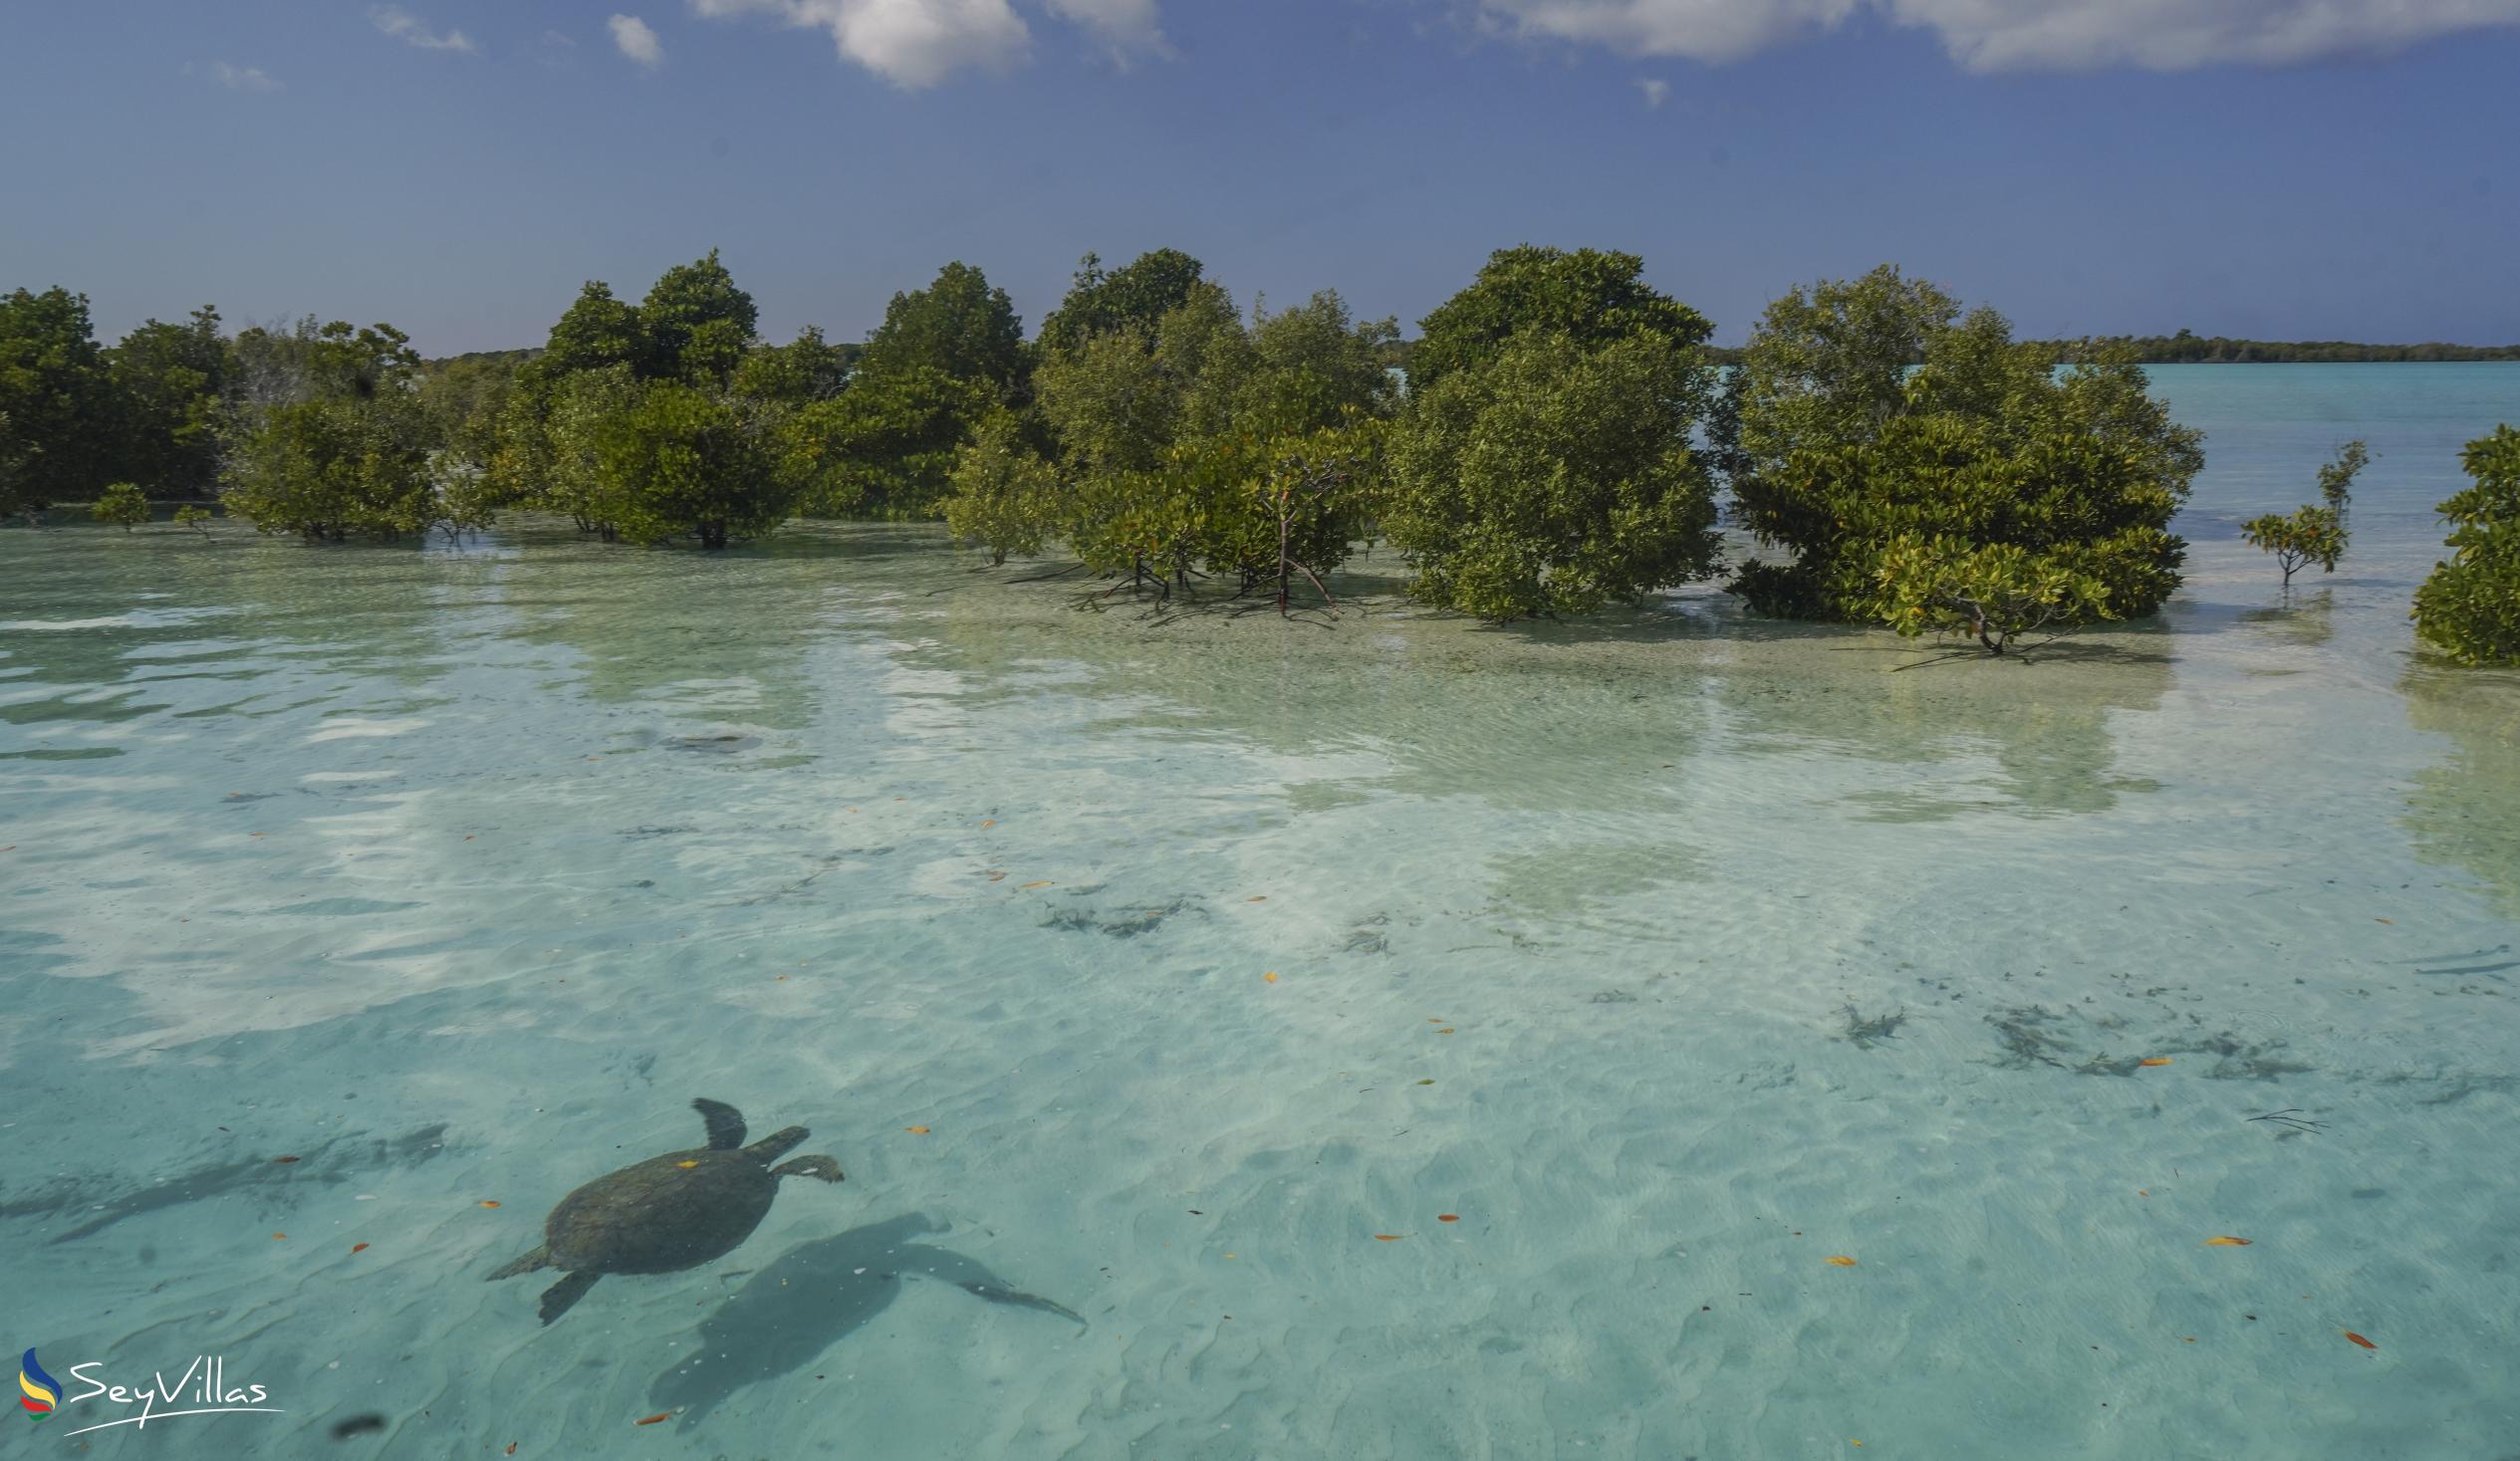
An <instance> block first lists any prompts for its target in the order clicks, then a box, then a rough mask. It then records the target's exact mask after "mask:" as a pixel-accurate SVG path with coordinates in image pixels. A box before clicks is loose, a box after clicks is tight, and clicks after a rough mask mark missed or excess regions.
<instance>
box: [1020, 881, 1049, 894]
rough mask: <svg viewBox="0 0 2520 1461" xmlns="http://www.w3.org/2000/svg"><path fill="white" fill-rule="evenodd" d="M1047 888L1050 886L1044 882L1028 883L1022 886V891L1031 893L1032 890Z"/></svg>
mask: <svg viewBox="0 0 2520 1461" xmlns="http://www.w3.org/2000/svg"><path fill="white" fill-rule="evenodd" d="M1048 886H1050V884H1049V883H1046V882H1028V883H1025V884H1024V891H1026V892H1031V891H1032V890H1033V889H1034V888H1037V887H1048Z"/></svg>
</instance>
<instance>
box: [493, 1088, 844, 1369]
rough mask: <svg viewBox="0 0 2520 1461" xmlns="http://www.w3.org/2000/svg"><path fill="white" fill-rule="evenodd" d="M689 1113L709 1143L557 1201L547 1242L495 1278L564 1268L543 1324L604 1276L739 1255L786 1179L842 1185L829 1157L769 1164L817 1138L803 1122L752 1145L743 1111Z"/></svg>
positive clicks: (548, 1296) (549, 1293) (546, 1296)
mask: <svg viewBox="0 0 2520 1461" xmlns="http://www.w3.org/2000/svg"><path fill="white" fill-rule="evenodd" d="M691 1108H692V1109H693V1110H696V1111H698V1112H699V1113H700V1119H701V1120H702V1121H704V1122H706V1123H707V1125H708V1132H709V1144H708V1145H706V1146H703V1147H699V1148H697V1149H694V1150H691V1151H668V1152H666V1153H665V1154H664V1155H662V1156H651V1157H649V1158H648V1159H647V1160H645V1161H643V1162H639V1163H637V1164H636V1165H634V1166H627V1167H624V1168H622V1169H621V1170H620V1171H618V1172H608V1173H606V1174H605V1175H603V1176H601V1177H598V1178H596V1179H595V1180H594V1181H592V1182H589V1183H587V1184H586V1185H585V1186H583V1187H581V1188H579V1189H578V1190H577V1191H575V1192H572V1193H570V1194H569V1195H568V1196H566V1197H564V1198H562V1199H560V1205H559V1206H558V1207H555V1208H553V1209H552V1210H551V1216H550V1217H548V1218H546V1219H544V1220H543V1246H541V1247H540V1248H537V1249H535V1250H534V1251H533V1252H531V1253H528V1254H526V1255H524V1256H523V1257H521V1258H519V1259H517V1260H516V1261H515V1262H513V1263H511V1264H509V1265H508V1266H507V1267H505V1268H502V1269H500V1270H499V1271H498V1272H497V1273H494V1274H492V1275H490V1277H491V1279H492V1280H494V1281H495V1280H498V1279H509V1278H514V1277H516V1276H517V1275H518V1274H529V1273H532V1272H533V1271H534V1270H536V1269H538V1268H556V1269H561V1270H564V1271H565V1272H566V1273H567V1274H568V1277H567V1278H564V1279H562V1280H561V1281H560V1282H559V1283H557V1284H554V1285H552V1286H551V1287H550V1288H548V1289H546V1290H544V1291H543V1307H542V1315H543V1323H545V1324H549V1323H551V1322H552V1321H553V1320H555V1319H558V1318H560V1317H561V1316H562V1315H564V1314H567V1313H568V1312H569V1306H571V1305H573V1304H575V1303H577V1302H578V1301H579V1300H581V1299H584V1298H585V1297H586V1296H587V1290H589V1289H592V1288H594V1287H595V1281H596V1280H598V1279H600V1278H602V1277H604V1276H605V1275H606V1274H664V1273H673V1272H675V1271H676V1270H679V1269H686V1268H691V1267H693V1266H695V1265H698V1264H703V1263H706V1262H708V1261H709V1260H710V1259H712V1258H716V1257H718V1256H719V1255H721V1254H724V1253H726V1252H728V1251H729V1250H731V1249H733V1248H734V1246H735V1245H736V1244H738V1243H741V1242H743V1241H744V1240H745V1239H746V1238H749V1237H751V1236H752V1230H753V1229H754V1228H755V1227H757V1226H759V1225H760V1223H761V1218H762V1214H764V1213H766V1212H768V1211H770V1201H771V1199H772V1198H774V1197H776V1196H777V1195H778V1193H779V1179H780V1178H781V1177H819V1178H821V1179H822V1180H823V1181H826V1182H837V1181H839V1180H840V1179H841V1171H840V1163H839V1162H836V1161H834V1160H832V1159H831V1158H830V1157H828V1156H800V1157H798V1158H796V1159H795V1160H794V1161H790V1162H782V1163H780V1165H778V1166H775V1167H774V1166H772V1165H771V1163H772V1162H774V1161H778V1160H779V1158H780V1157H782V1156H785V1155H787V1154H788V1153H789V1152H790V1151H793V1150H795V1149H796V1146H797V1143H798V1142H800V1141H803V1140H804V1139H805V1138H806V1137H808V1136H810V1135H812V1134H813V1133H812V1132H810V1131H808V1130H806V1129H805V1128H804V1127H803V1126H790V1127H788V1128H787V1129H786V1130H784V1131H780V1132H778V1133H776V1134H774V1135H770V1136H765V1137H763V1138H762V1139H760V1140H759V1141H756V1142H754V1143H753V1144H752V1145H750V1146H746V1145H745V1144H744V1115H743V1112H741V1111H739V1110H737V1109H735V1108H734V1107H733V1106H731V1105H728V1104H727V1103H726V1102H724V1101H722V1100H709V1099H707V1098H706V1097H703V1098H701V1099H699V1100H695V1101H693V1102H691Z"/></svg>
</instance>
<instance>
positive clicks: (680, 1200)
mask: <svg viewBox="0 0 2520 1461" xmlns="http://www.w3.org/2000/svg"><path fill="white" fill-rule="evenodd" d="M778 1194H779V1179H778V1178H777V1177H774V1176H772V1175H771V1174H770V1168H769V1165H768V1164H767V1163H765V1162H763V1161H760V1160H758V1159H757V1158H755V1157H752V1156H748V1155H746V1154H745V1153H744V1152H743V1151H742V1150H733V1151H721V1150H712V1149H711V1148H708V1147H700V1148H697V1149H695V1150H691V1151H668V1152H666V1153H665V1154H664V1155H662V1156H654V1157H649V1158H648V1159H647V1160H645V1161H643V1162H639V1163H637V1164H636V1165H634V1166H627V1167H624V1168H622V1169H621V1170H620V1171H617V1172H608V1173H606V1174H605V1175H603V1176H601V1177H598V1178H596V1179H595V1180H594V1181H592V1182H589V1183H587V1184H586V1185H585V1186H583V1187H581V1188H579V1189H578V1190H577V1191H575V1192H572V1193H570V1194H569V1195H568V1196H566V1197H564V1198H562V1199H560V1205H559V1206H558V1207H555V1208H553V1209H552V1210H551V1217H550V1218H549V1219H548V1220H546V1221H545V1222H544V1224H543V1242H544V1244H545V1245H546V1246H547V1247H548V1248H549V1250H550V1254H551V1257H550V1264H551V1266H552V1267H553V1268H559V1269H567V1270H569V1271H570V1272H573V1273H579V1272H585V1273H601V1274H662V1273H672V1272H675V1271H676V1270H679V1269H686V1268H690V1267H691V1266H693V1265H694V1264H702V1263H706V1262H708V1261H709V1260H710V1259H712V1258H716V1257H718V1256H720V1255H721V1254H724V1253H726V1252H728V1251H729V1250H731V1249H733V1248H734V1247H735V1245H736V1244H738V1243H741V1242H743V1241H744V1240H745V1239H746V1238H749V1237H751V1236H752V1230H753V1229H754V1228H756V1227H758V1226H760V1224H761V1219H762V1215H763V1214H764V1213H767V1212H769V1211H770V1203H771V1200H772V1199H773V1198H775V1197H777V1196H778Z"/></svg>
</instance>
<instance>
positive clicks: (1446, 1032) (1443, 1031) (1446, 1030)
mask: <svg viewBox="0 0 2520 1461" xmlns="http://www.w3.org/2000/svg"><path fill="white" fill-rule="evenodd" d="M1435 1033H1436V1034H1437V1035H1450V1034H1451V1033H1452V1027H1451V1026H1449V1025H1446V1026H1445V1027H1443V1028H1442V1029H1441V1030H1438V1031H1436V1032H1435Z"/></svg>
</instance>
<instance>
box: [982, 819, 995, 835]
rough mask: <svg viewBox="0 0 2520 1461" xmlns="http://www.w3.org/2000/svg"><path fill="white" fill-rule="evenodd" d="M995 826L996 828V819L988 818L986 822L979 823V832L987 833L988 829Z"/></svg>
mask: <svg viewBox="0 0 2520 1461" xmlns="http://www.w3.org/2000/svg"><path fill="white" fill-rule="evenodd" d="M995 826H997V819H996V818H994V817H992V818H990V819H989V820H988V821H986V822H983V823H981V824H980V830H981V831H982V832H986V831H988V830H989V829H990V828H992V827H995Z"/></svg>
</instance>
